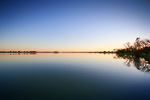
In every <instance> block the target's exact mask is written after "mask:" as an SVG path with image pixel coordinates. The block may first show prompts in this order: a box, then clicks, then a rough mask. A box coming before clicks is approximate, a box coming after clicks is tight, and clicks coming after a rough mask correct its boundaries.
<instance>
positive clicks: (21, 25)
mask: <svg viewBox="0 0 150 100" xmlns="http://www.w3.org/2000/svg"><path fill="white" fill-rule="evenodd" d="M137 37H141V38H142V39H145V38H148V39H150V0H49V1H48V0H47V1H46V0H25V1H24V0H0V50H44V51H49V50H60V51H92V50H94V51H99V50H113V49H115V48H122V47H123V44H124V43H126V42H128V41H129V42H131V43H133V42H134V41H135V39H136V38H137Z"/></svg>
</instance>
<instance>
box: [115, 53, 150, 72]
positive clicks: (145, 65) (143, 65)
mask: <svg viewBox="0 0 150 100" xmlns="http://www.w3.org/2000/svg"><path fill="white" fill-rule="evenodd" d="M114 58H116V59H125V65H126V66H128V67H130V66H131V64H133V65H134V66H135V67H136V68H137V69H138V70H141V71H143V72H150V64H149V63H150V61H149V60H148V61H146V60H145V58H141V57H136V56H134V55H126V54H116V56H115V57H114Z"/></svg>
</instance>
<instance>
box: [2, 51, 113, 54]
mask: <svg viewBox="0 0 150 100" xmlns="http://www.w3.org/2000/svg"><path fill="white" fill-rule="evenodd" d="M0 53H19V54H20V53H24V54H28V53H30V54H36V53H116V52H114V51H0Z"/></svg>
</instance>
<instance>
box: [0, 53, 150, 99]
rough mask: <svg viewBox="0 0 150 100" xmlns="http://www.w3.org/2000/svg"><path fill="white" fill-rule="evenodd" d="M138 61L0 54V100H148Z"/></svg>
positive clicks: (148, 83)
mask: <svg viewBox="0 0 150 100" xmlns="http://www.w3.org/2000/svg"><path fill="white" fill-rule="evenodd" d="M138 60H139V61H141V62H134V61H136V60H134V61H133V60H131V61H130V59H122V58H119V57H116V55H115V54H99V53H95V54H94V53H58V54H53V53H37V54H35V55H33V54H32V55H30V54H9V53H4V54H2V53H1V54H0V94H1V96H0V100H6V99H7V100H56V99H57V100H66V99H67V100H68V99H69V100H100V99H102V100H106V99H108V100H112V99H113V100H115V99H118V100H137V99H139V100H146V99H147V100H148V99H149V92H150V73H149V64H148V63H143V61H144V59H142V58H140V59H138ZM143 66H148V67H143Z"/></svg>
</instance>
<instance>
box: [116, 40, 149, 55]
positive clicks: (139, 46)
mask: <svg viewBox="0 0 150 100" xmlns="http://www.w3.org/2000/svg"><path fill="white" fill-rule="evenodd" d="M124 46H125V48H123V49H117V50H116V53H118V54H119V53H125V54H131V55H134V56H136V57H139V56H140V55H141V54H145V55H148V54H150V40H149V39H144V40H141V39H140V38H136V40H135V42H134V43H133V45H131V43H130V42H127V43H126V44H124Z"/></svg>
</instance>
